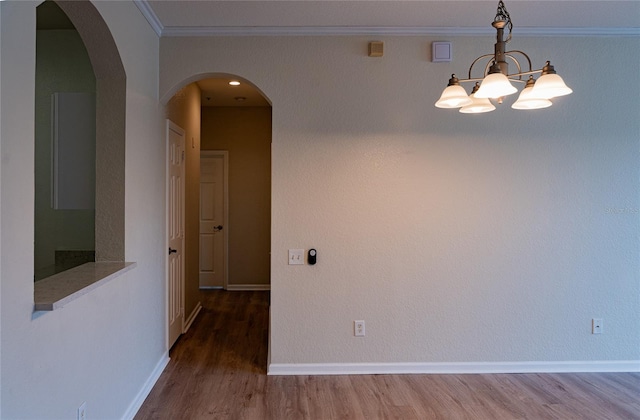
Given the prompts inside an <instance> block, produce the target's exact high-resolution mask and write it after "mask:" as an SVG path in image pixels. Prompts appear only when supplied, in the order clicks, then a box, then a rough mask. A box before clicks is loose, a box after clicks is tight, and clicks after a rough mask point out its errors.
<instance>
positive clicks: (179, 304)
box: [167, 120, 184, 348]
mask: <svg viewBox="0 0 640 420" xmlns="http://www.w3.org/2000/svg"><path fill="white" fill-rule="evenodd" d="M167 143H168V144H167V184H168V185H167V225H168V226H167V232H168V245H169V246H168V248H169V249H168V252H169V254H168V255H169V256H168V267H167V289H168V295H169V296H168V313H169V348H171V346H173V344H174V343H175V342H176V340H177V339H178V337H179V336H180V334H182V332H183V323H184V130H183V129H182V128H180V127H178V126H177V125H175V124H174V123H172V122H171V121H169V120H167Z"/></svg>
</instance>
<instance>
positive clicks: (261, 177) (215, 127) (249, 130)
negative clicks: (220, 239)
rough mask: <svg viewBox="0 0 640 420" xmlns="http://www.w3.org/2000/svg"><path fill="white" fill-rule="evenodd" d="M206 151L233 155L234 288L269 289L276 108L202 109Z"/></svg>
mask: <svg viewBox="0 0 640 420" xmlns="http://www.w3.org/2000/svg"><path fill="white" fill-rule="evenodd" d="M202 150H228V151H229V221H228V223H227V224H228V228H229V288H230V289H232V288H234V287H236V288H237V287H244V286H252V285H261V286H263V285H268V284H269V282H270V280H269V270H270V262H269V260H270V241H271V225H270V223H271V222H270V220H271V108H270V107H203V108H202Z"/></svg>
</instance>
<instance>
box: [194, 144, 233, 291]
mask: <svg viewBox="0 0 640 420" xmlns="http://www.w3.org/2000/svg"><path fill="white" fill-rule="evenodd" d="M207 157H222V161H223V164H224V182H223V187H222V196H223V198H224V206H223V212H224V223H225V226H224V228H223V229H222V235H223V236H222V242H223V245H222V246H223V252H224V256H223V257H222V260H223V264H224V277H223V279H224V280H223V285H222V287H223V289H224V290H227V287H228V286H229V226H230V223H229V151H228V150H201V151H200V159H202V158H207ZM199 257H200V256H198V258H199Z"/></svg>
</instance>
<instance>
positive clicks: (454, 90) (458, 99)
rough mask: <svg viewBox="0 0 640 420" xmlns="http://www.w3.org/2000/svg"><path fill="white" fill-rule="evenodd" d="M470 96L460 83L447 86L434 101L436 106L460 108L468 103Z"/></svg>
mask: <svg viewBox="0 0 640 420" xmlns="http://www.w3.org/2000/svg"><path fill="white" fill-rule="evenodd" d="M470 103H471V98H469V96H468V95H467V92H466V91H465V90H464V88H463V87H462V86H460V85H453V86H447V87H446V88H445V89H444V90H443V91H442V95H441V96H440V99H438V101H437V102H436V107H438V108H460V107H461V106H465V105H469V104H470Z"/></svg>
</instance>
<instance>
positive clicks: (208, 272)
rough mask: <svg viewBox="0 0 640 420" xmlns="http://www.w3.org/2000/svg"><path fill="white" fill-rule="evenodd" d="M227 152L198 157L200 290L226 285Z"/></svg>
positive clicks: (208, 153)
mask: <svg viewBox="0 0 640 420" xmlns="http://www.w3.org/2000/svg"><path fill="white" fill-rule="evenodd" d="M227 161H228V153H227V152H218V151H203V152H201V154H200V288H203V289H206V288H226V285H227V238H228V233H227V232H228V228H227V225H226V219H227V205H226V203H227V199H226V191H227V178H228V177H227Z"/></svg>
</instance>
